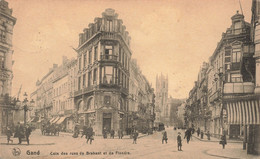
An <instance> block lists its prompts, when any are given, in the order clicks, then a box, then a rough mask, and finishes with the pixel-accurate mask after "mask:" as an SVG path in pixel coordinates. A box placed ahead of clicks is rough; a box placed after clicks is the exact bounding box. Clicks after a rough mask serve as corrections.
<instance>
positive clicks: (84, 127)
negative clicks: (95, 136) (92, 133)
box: [81, 125, 88, 138]
mask: <svg viewBox="0 0 260 159" xmlns="http://www.w3.org/2000/svg"><path fill="white" fill-rule="evenodd" d="M82 129H83V131H82V135H81V138H82V137H83V136H84V135H86V138H87V130H88V127H87V126H86V125H84V126H83V128H82Z"/></svg>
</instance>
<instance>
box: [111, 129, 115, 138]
mask: <svg viewBox="0 0 260 159" xmlns="http://www.w3.org/2000/svg"><path fill="white" fill-rule="evenodd" d="M114 136H115V131H114V129H111V131H110V138H114Z"/></svg>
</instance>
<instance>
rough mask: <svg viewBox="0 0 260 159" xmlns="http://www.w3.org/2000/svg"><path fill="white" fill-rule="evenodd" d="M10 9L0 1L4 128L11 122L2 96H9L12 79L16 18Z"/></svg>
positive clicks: (0, 85) (0, 117) (1, 125)
mask: <svg viewBox="0 0 260 159" xmlns="http://www.w3.org/2000/svg"><path fill="white" fill-rule="evenodd" d="M12 12H13V11H12V9H10V8H9V7H8V2H6V1H5V0H2V1H0V112H1V113H0V128H1V130H5V127H6V126H7V125H8V124H9V123H13V115H14V114H13V110H12V108H10V107H11V105H9V102H7V101H5V100H4V96H6V97H7V96H10V95H11V90H12V79H13V71H12V67H13V63H14V62H13V59H12V56H13V48H12V37H13V28H14V25H15V23H16V18H14V17H13V16H12ZM8 98H9V97H8Z"/></svg>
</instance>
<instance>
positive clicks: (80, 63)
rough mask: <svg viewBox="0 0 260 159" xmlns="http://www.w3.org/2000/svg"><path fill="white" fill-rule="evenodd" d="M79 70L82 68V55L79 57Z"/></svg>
mask: <svg viewBox="0 0 260 159" xmlns="http://www.w3.org/2000/svg"><path fill="white" fill-rule="evenodd" d="M79 70H81V57H80V58H79Z"/></svg>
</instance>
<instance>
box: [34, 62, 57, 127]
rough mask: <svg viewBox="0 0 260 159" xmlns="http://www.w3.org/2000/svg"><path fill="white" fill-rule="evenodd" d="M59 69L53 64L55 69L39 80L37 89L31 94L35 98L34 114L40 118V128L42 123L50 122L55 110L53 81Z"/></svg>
mask: <svg viewBox="0 0 260 159" xmlns="http://www.w3.org/2000/svg"><path fill="white" fill-rule="evenodd" d="M57 67H58V65H57V64H53V67H52V68H50V69H49V71H48V73H47V74H46V75H44V76H43V78H42V79H40V80H37V82H36V89H35V91H34V92H32V93H31V97H32V98H35V105H36V107H35V110H34V112H35V116H36V117H37V118H38V120H37V122H38V124H39V125H38V126H40V123H41V122H42V121H48V120H49V119H50V118H51V112H52V108H53V103H52V98H53V79H54V77H55V76H54V72H55V70H56V69H57ZM35 96H36V97H35Z"/></svg>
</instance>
